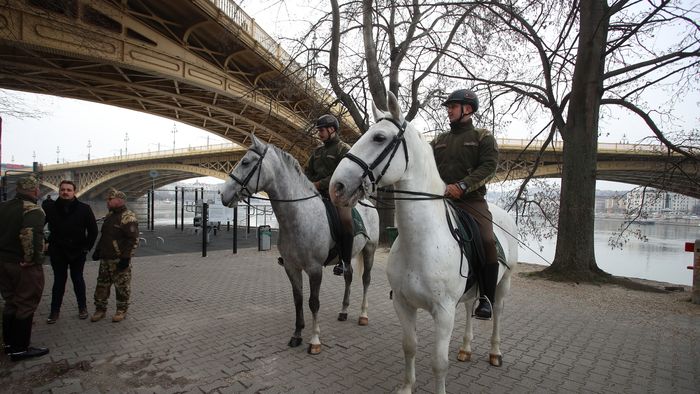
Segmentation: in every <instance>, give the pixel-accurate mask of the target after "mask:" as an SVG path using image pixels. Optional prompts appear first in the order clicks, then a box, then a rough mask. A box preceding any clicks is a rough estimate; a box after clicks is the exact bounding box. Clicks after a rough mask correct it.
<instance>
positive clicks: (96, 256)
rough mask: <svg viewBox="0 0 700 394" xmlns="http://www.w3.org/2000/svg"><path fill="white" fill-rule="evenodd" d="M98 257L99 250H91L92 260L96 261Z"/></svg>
mask: <svg viewBox="0 0 700 394" xmlns="http://www.w3.org/2000/svg"><path fill="white" fill-rule="evenodd" d="M99 259H100V250H99V249H95V251H94V252H92V261H97V260H99Z"/></svg>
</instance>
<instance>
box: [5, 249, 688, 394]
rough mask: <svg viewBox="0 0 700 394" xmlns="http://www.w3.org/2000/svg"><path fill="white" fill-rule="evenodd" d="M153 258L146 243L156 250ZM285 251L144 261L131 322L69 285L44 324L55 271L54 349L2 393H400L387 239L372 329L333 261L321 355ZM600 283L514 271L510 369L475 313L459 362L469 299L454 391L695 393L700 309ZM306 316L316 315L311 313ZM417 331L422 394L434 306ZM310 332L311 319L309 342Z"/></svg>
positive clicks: (8, 368) (42, 332)
mask: <svg viewBox="0 0 700 394" xmlns="http://www.w3.org/2000/svg"><path fill="white" fill-rule="evenodd" d="M251 242H252V241H251ZM141 253H144V254H148V253H146V247H144V248H143V249H142V252H141ZM276 259H277V253H276V251H275V250H274V248H273V250H271V251H265V252H259V251H257V249H256V248H252V247H247V248H244V249H239V253H238V254H236V255H233V254H232V252H231V250H230V249H229V250H218V251H210V252H209V256H208V257H206V258H202V257H201V256H200V254H199V253H198V252H190V253H179V254H161V255H152V256H146V257H137V258H135V259H134V263H133V272H134V274H133V285H132V306H131V308H130V310H129V314H128V317H127V319H126V320H125V321H123V322H121V323H118V324H115V323H112V322H111V320H110V319H105V320H103V321H100V322H97V323H91V322H90V321H89V320H78V319H77V308H76V306H75V304H74V303H75V301H74V296H73V295H72V292H71V291H70V290H68V291H67V292H66V294H67V295H66V297H65V301H64V307H63V311H62V313H61V317H60V320H59V321H58V322H57V324H54V325H47V324H46V317H47V314H48V311H47V309H48V305H49V302H50V295H49V294H50V285H51V283H53V277H52V274H51V269H50V268H49V267H48V266H47V267H46V270H45V272H46V273H47V277H46V279H47V280H46V283H47V286H46V290H45V291H44V298H43V299H42V301H41V305H40V307H39V312H38V314H37V316H36V317H35V329H34V337H33V342H34V343H35V344H37V345H42V346H48V347H49V348H50V349H51V353H50V355H49V356H46V357H43V358H40V359H37V360H33V361H28V362H22V363H10V362H9V361H7V359H6V357H4V356H0V359H1V361H0V368H1V369H0V391H2V392H12V393H17V392H22V391H23V390H24V391H26V392H36V393H49V392H50V393H53V394H58V393H74V392H75V393H77V392H88V393H104V392H137V393H151V392H156V393H160V392H164V393H175V392H194V393H200V392H201V393H219V392H220V393H257V392H263V393H288V392H289V393H341V392H342V393H385V392H392V391H394V390H395V389H396V388H397V386H398V385H399V384H400V382H401V380H402V374H403V372H402V371H403V355H402V350H401V339H400V326H399V323H398V319H397V318H396V315H395V313H394V310H393V307H392V304H391V301H390V300H389V298H388V293H389V287H388V284H387V280H386V273H385V266H386V264H385V259H386V250H384V251H382V253H380V254H379V255H378V262H377V264H376V265H375V269H374V271H373V283H372V287H371V289H370V324H369V326H366V327H360V326H357V325H356V321H357V314H358V310H359V295H360V283H359V281H356V283H354V288H353V291H354V293H353V297H352V305H351V309H350V316H349V319H348V321H346V322H339V321H337V320H336V314H337V312H338V310H339V308H340V301H341V297H342V285H341V283H342V282H341V280H340V279H339V278H338V277H335V276H333V275H331V274H330V268H327V269H326V273H327V275H325V277H324V282H323V285H322V289H321V297H322V298H321V312H320V315H321V329H322V341H323V350H322V353H321V354H320V355H318V356H310V355H308V354H307V353H306V343H304V345H303V346H300V347H298V348H289V347H287V341H288V340H289V338H290V336H291V334H292V331H293V327H294V309H293V303H292V297H291V289H290V286H289V284H288V281H287V278H286V275H285V274H284V271H283V269H282V268H281V267H279V266H278V265H277V263H276ZM96 276H97V264H96V263H88V264H87V266H86V269H85V278H86V280H87V286H88V298H89V299H90V298H91V291H92V290H93V289H94V288H95V279H96ZM599 289H600V290H599V291H598V290H596V289H593V290H591V289H589V288H587V287H586V286H580V287H577V286H572V285H569V284H560V283H552V282H547V281H542V280H535V279H526V278H522V277H517V278H516V280H515V281H514V284H513V289H512V297H511V299H510V300H509V302H508V304H507V306H506V311H507V315H506V317H505V320H504V329H503V344H502V350H503V353H504V366H503V367H502V368H494V367H491V366H489V364H488V361H487V359H488V336H489V331H490V327H491V325H490V323H488V322H477V324H476V327H475V334H476V340H475V344H474V351H475V354H474V357H473V360H472V361H470V362H467V363H459V362H456V361H454V360H455V357H456V353H457V346H458V343H459V339H458V337H459V336H460V334H461V327H463V321H464V314H463V313H461V311H462V310H463V309H462V308H461V307H460V309H459V313H458V319H457V324H456V325H455V332H454V334H453V340H452V342H451V345H450V352H451V360H452V361H451V362H450V369H449V374H448V378H447V382H448V385H447V390H448V392H450V393H479V392H495V393H506V392H508V393H510V392H518V393H519V392H537V393H543V392H592V393H607V392H613V393H618V392H619V393H637V392H658V393H668V392H674V393H697V388H698V387H700V361H699V360H700V341H699V339H700V313H696V312H697V309H694V308H697V306H688V305H680V307H678V305H676V306H675V307H674V308H671V309H670V310H669V311H668V312H667V313H664V314H662V315H659V314H657V313H656V312H655V313H654V314H652V315H651V316H650V315H649V314H647V313H645V311H644V307H643V306H642V308H634V307H633V308H627V307H625V303H624V302H622V303H620V304H619V305H618V304H617V303H615V304H614V305H612V306H611V307H609V308H608V307H601V306H600V303H601V301H602V303H603V304H605V300H606V297H607V296H605V295H603V293H605V292H607V294H609V296H610V297H614V300H615V301H619V298H620V297H623V296H624V294H627V293H629V292H630V291H629V290H619V291H613V290H610V291H609V290H608V289H607V288H599ZM579 290H580V291H579ZM113 297H114V296H112V303H111V304H110V309H109V312H110V313H113V312H114V303H113ZM650 297H652V296H650ZM658 297H668V295H659V296H658ZM676 307H678V308H676ZM92 310H93V308H92V306H91V307H90V311H91V312H92ZM678 310H682V311H685V312H678ZM688 311H690V313H688ZM306 313H307V324H308V317H309V316H308V315H309V312H308V309H306ZM418 330H419V349H418V355H417V360H418V361H417V373H416V375H417V384H416V389H415V391H416V392H418V393H427V392H433V379H432V372H431V369H430V355H431V353H432V343H433V339H432V322H431V320H430V318H429V315H428V314H427V313H425V312H420V313H419V321H418ZM308 337H309V329H308V328H307V329H306V330H305V331H304V338H305V341H306V340H308ZM693 387H695V388H693Z"/></svg>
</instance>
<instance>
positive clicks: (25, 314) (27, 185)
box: [0, 176, 49, 361]
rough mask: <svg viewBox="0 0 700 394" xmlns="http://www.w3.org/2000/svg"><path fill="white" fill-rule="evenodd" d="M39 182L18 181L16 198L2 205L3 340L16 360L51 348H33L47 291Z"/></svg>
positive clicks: (29, 178) (0, 284)
mask: <svg viewBox="0 0 700 394" xmlns="http://www.w3.org/2000/svg"><path fill="white" fill-rule="evenodd" d="M38 196H39V182H38V181H37V180H36V178H34V177H33V176H27V177H23V178H20V179H19V180H18V181H17V193H16V196H15V198H14V199H12V200H9V201H4V202H0V223H2V226H0V294H2V298H3V299H4V300H5V307H4V309H3V311H2V339H3V343H4V347H5V353H7V354H9V355H10V359H11V360H12V361H20V360H24V359H27V358H31V357H40V356H43V355H45V354H47V353H48V352H49V349H47V348H41V347H31V346H29V344H30V343H31V338H32V322H33V320H34V312H35V311H36V309H37V307H38V306H39V301H41V294H42V292H43V291H44V269H43V267H42V266H41V264H42V263H43V260H44V256H43V252H44V220H45V215H44V211H42V210H41V208H40V207H39V206H38V205H37V197H38Z"/></svg>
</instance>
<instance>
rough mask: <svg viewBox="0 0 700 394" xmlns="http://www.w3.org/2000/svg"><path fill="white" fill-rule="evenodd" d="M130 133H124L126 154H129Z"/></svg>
mask: <svg viewBox="0 0 700 394" xmlns="http://www.w3.org/2000/svg"><path fill="white" fill-rule="evenodd" d="M128 143H129V133H124V156H126V155H127V154H128V151H129V150H128V145H127V144H128Z"/></svg>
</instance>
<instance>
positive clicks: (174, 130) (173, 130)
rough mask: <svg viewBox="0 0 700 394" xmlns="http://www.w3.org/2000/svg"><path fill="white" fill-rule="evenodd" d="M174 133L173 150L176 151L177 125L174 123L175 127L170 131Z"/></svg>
mask: <svg viewBox="0 0 700 394" xmlns="http://www.w3.org/2000/svg"><path fill="white" fill-rule="evenodd" d="M170 132H171V133H173V152H175V133H177V125H176V124H175V123H173V129H172V131H170Z"/></svg>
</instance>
